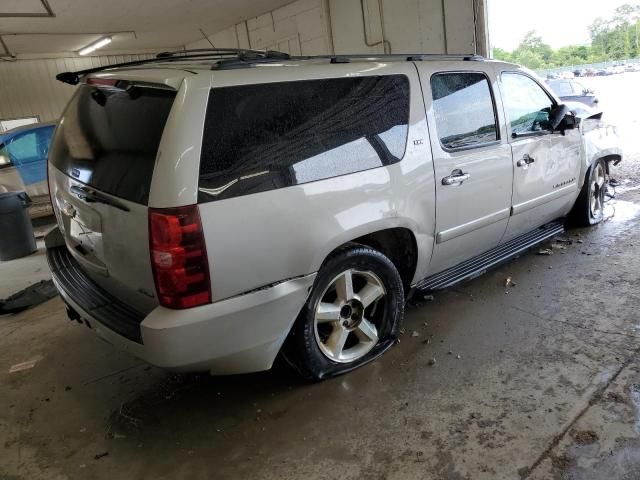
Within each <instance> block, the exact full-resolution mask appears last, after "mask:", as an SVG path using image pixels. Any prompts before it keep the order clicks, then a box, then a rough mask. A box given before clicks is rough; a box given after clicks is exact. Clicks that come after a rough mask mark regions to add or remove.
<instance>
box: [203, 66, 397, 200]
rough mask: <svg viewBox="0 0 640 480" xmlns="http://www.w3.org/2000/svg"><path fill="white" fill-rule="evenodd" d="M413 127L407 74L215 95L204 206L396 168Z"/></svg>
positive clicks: (209, 117)
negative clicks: (288, 187) (233, 198)
mask: <svg viewBox="0 0 640 480" xmlns="http://www.w3.org/2000/svg"><path fill="white" fill-rule="evenodd" d="M408 121H409V81H408V80H407V78H406V77H405V76H403V75H393V76H380V77H360V78H338V79H326V80H310V81H300V82H281V83H268V84H259V85H247V86H238V87H225V88H216V89H213V90H212V91H211V93H210V96H209V104H208V106H207V117H206V121H205V128H204V141H203V146H202V158H201V161H200V193H201V200H202V201H210V200H215V199H223V198H230V197H235V196H239V195H247V194H250V193H257V192H263V191H266V190H272V189H275V188H282V187H287V186H290V185H297V184H301V183H306V182H313V181H316V180H321V179H325V178H330V177H335V176H339V175H345V174H349V173H353V172H358V171H362V170H367V169H371V168H376V167H381V166H384V165H389V164H392V163H394V162H398V161H399V160H400V159H401V158H402V156H403V155H404V151H405V147H406V139H407V130H408Z"/></svg>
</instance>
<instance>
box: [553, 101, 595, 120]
mask: <svg viewBox="0 0 640 480" xmlns="http://www.w3.org/2000/svg"><path fill="white" fill-rule="evenodd" d="M563 103H564V104H565V105H566V106H567V107H569V110H571V112H572V113H573V114H574V115H575V116H576V117H577V118H579V119H581V120H590V119H593V120H600V119H601V118H602V113H603V112H602V110H600V109H599V108H597V109H596V108H592V107H589V106H587V105H585V104H584V103H580V102H571V101H568V102H563Z"/></svg>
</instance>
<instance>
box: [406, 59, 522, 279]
mask: <svg viewBox="0 0 640 480" xmlns="http://www.w3.org/2000/svg"><path fill="white" fill-rule="evenodd" d="M418 68H420V69H421V77H422V80H421V81H422V84H423V91H424V92H425V105H426V109H427V116H428V120H429V131H430V138H431V149H432V152H433V163H434V171H435V179H436V244H435V246H434V251H433V256H432V259H431V264H430V268H429V273H430V274H434V273H437V272H439V271H442V270H444V269H446V268H448V267H451V266H453V265H455V264H457V263H459V262H461V261H463V260H466V259H468V258H470V257H473V256H474V255H477V254H480V253H482V252H485V251H487V250H489V249H491V248H493V247H495V246H496V245H498V243H499V242H500V239H501V238H502V236H503V234H504V232H505V229H506V226H507V222H508V218H509V211H510V205H511V203H510V202H511V188H512V176H513V167H512V163H511V149H510V148H509V145H508V144H507V143H506V142H505V143H502V142H501V141H500V133H499V129H498V121H497V116H496V109H495V104H494V98H493V94H492V87H491V83H490V80H489V77H488V76H487V74H486V73H484V72H470V71H463V72H436V71H430V70H431V69H432V68H433V67H431V68H430V67H429V66H427V65H425V66H422V65H419V67H418Z"/></svg>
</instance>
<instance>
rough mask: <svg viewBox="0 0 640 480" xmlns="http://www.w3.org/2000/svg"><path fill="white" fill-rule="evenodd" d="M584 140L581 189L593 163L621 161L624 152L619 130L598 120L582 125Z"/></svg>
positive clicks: (590, 120) (587, 121)
mask: <svg viewBox="0 0 640 480" xmlns="http://www.w3.org/2000/svg"><path fill="white" fill-rule="evenodd" d="M580 128H581V133H582V139H583V151H584V156H583V158H584V162H583V164H582V166H581V175H580V177H579V178H580V179H581V180H580V188H582V185H583V184H584V179H585V178H586V174H587V171H588V170H589V168H590V167H591V165H593V163H594V162H595V161H596V160H598V159H600V158H605V159H607V160H621V159H622V158H623V151H622V148H621V147H620V137H619V135H618V129H617V128H616V127H615V126H614V125H611V124H608V123H606V122H603V121H602V120H598V119H588V120H584V121H583V122H582V125H581V127H580Z"/></svg>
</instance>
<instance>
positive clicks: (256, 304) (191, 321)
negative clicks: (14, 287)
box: [47, 247, 315, 375]
mask: <svg viewBox="0 0 640 480" xmlns="http://www.w3.org/2000/svg"><path fill="white" fill-rule="evenodd" d="M62 248H64V247H62ZM51 250H55V249H51ZM47 254H48V256H50V255H51V253H50V251H49V250H48V251H47ZM52 270H54V269H53V268H52ZM52 276H53V281H54V283H55V285H56V287H57V288H58V290H59V291H60V295H61V296H62V298H63V299H64V301H65V302H66V303H67V305H68V306H69V307H71V308H72V309H73V310H74V311H76V312H77V313H78V315H79V316H80V317H81V318H82V319H85V320H87V321H88V323H89V326H90V327H91V328H92V329H93V330H95V332H96V333H97V334H98V335H99V336H100V337H102V338H103V339H105V340H107V341H108V342H109V343H112V344H114V345H116V346H117V347H119V348H122V349H124V350H126V351H128V352H130V353H132V354H133V355H135V356H137V357H140V358H142V359H143V360H145V361H147V362H148V363H151V364H153V365H156V366H159V367H162V368H167V369H171V370H177V371H209V372H211V373H212V374H217V375H225V374H235V373H249V372H257V371H262V370H268V369H269V368H271V365H272V364H273V361H274V360H275V357H276V355H277V354H278V352H279V350H280V347H281V346H282V344H283V342H284V340H285V338H286V336H287V334H288V333H289V330H290V328H291V326H292V325H293V322H294V321H295V319H296V317H297V316H298V313H299V312H300V310H301V309H302V306H303V305H304V303H305V302H306V299H307V296H308V294H309V291H310V287H311V286H312V285H313V281H314V279H315V274H310V275H306V276H303V277H297V278H294V279H291V280H287V281H284V282H281V283H278V284H276V285H273V286H269V287H265V288H263V289H260V290H256V291H253V292H250V293H247V294H244V295H238V296H236V297H232V298H228V299H226V300H222V301H219V302H216V303H212V304H210V305H204V306H201V307H196V308H191V309H187V310H171V309H168V308H165V307H161V306H158V307H156V308H155V309H154V310H153V311H152V312H151V313H149V314H148V315H146V316H144V317H142V318H132V319H129V320H130V326H131V325H133V324H137V325H138V329H139V339H138V338H137V337H135V336H134V337H132V336H131V335H130V334H126V333H123V332H122V328H121V327H122V321H123V319H122V318H120V319H119V322H120V323H119V324H118V325H119V326H115V327H114V322H113V318H110V317H108V316H105V313H104V310H105V309H107V311H109V312H120V310H119V309H121V308H122V307H123V305H121V304H120V305H117V309H116V308H115V307H114V306H113V305H108V306H107V305H102V306H101V307H100V309H99V310H96V309H95V307H94V306H93V305H92V304H91V303H88V302H87V299H86V298H83V296H79V295H78V294H77V293H75V291H74V290H73V288H71V287H72V285H71V284H70V282H72V281H77V279H75V280H72V279H69V278H68V277H65V276H64V275H61V274H60V273H56V272H55V271H54V272H53V275H52ZM101 293H104V292H101ZM116 302H117V300H116ZM124 307H126V305H125V306H124ZM120 313H121V312H120ZM118 329H120V332H118V331H117V330H118ZM129 331H131V329H130V327H129Z"/></svg>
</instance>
